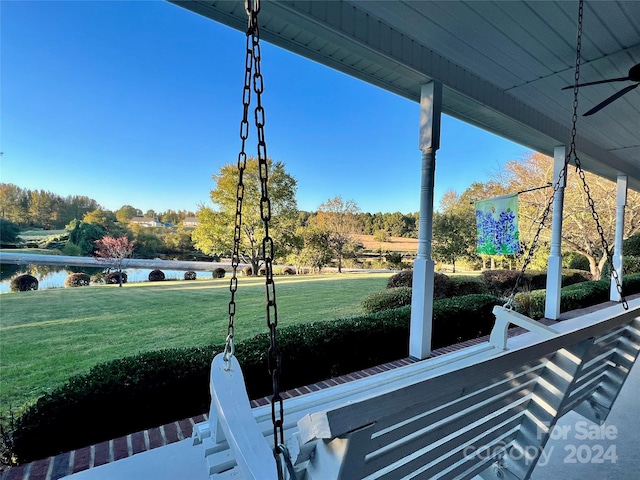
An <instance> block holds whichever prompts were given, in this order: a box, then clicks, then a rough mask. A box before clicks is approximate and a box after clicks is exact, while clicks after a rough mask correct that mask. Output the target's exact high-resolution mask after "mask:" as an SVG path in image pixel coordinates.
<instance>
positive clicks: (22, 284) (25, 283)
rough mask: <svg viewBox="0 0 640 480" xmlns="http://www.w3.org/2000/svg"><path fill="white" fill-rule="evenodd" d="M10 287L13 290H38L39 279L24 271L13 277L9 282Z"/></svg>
mask: <svg viewBox="0 0 640 480" xmlns="http://www.w3.org/2000/svg"><path fill="white" fill-rule="evenodd" d="M9 289H10V290H11V291H12V292H28V291H29V290H38V279H37V278H36V277H34V276H33V275H29V274H28V273H24V274H22V275H18V276H17V277H13V278H12V279H11V282H10V283H9Z"/></svg>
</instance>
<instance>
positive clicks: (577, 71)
mask: <svg viewBox="0 0 640 480" xmlns="http://www.w3.org/2000/svg"><path fill="white" fill-rule="evenodd" d="M583 4H584V0H580V2H579V7H578V38H577V42H576V69H575V83H574V85H573V118H572V128H571V147H570V149H569V154H568V155H567V158H566V160H565V167H564V168H565V170H566V168H567V165H568V164H569V160H570V159H571V155H572V154H573V160H574V163H575V165H576V172H578V176H579V177H580V180H581V181H582V188H583V190H584V193H586V195H587V203H588V204H589V208H590V209H591V216H592V217H593V220H594V221H595V222H596V228H597V230H598V235H599V236H600V242H601V244H602V249H603V250H604V253H605V255H606V256H607V261H608V262H609V265H611V276H612V277H613V280H614V281H615V284H616V290H617V291H618V294H619V295H620V301H621V303H622V307H623V308H624V309H625V310H628V309H629V304H628V303H627V299H626V298H625V297H624V295H623V294H622V282H621V281H620V276H619V275H618V271H617V270H616V268H615V266H614V265H613V255H612V253H611V249H610V248H609V242H607V239H606V238H605V235H604V229H603V228H602V225H600V217H599V216H598V212H596V207H595V202H594V201H593V198H592V197H591V190H590V189H589V185H588V184H587V179H586V178H585V173H584V170H583V169H582V165H581V163H580V158H579V157H578V151H577V150H576V134H577V130H576V123H577V121H578V82H579V79H580V51H581V48H582V16H583V12H584V5H583Z"/></svg>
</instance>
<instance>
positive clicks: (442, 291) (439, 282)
mask: <svg viewBox="0 0 640 480" xmlns="http://www.w3.org/2000/svg"><path fill="white" fill-rule="evenodd" d="M412 283H413V270H403V271H402V272H398V273H396V274H395V275H392V276H391V278H389V280H388V281H387V288H397V287H411V286H412ZM450 290H451V280H450V279H449V277H448V276H447V275H445V274H444V273H438V272H435V273H434V277H433V298H434V300H438V299H440V298H446V297H448V296H449V293H450Z"/></svg>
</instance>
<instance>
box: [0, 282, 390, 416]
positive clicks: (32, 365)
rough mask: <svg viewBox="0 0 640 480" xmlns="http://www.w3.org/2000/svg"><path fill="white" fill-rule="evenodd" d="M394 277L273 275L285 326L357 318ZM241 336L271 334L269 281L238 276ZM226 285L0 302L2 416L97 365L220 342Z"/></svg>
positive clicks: (18, 296) (2, 298)
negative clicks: (267, 308)
mask: <svg viewBox="0 0 640 480" xmlns="http://www.w3.org/2000/svg"><path fill="white" fill-rule="evenodd" d="M390 276H391V273H386V274H364V273H359V274H343V275H337V274H333V275H331V274H327V275H315V276H295V277H293V276H292V277H277V278H276V295H277V298H276V299H277V303H278V319H279V325H281V326H286V325H291V324H295V323H301V322H312V321H323V320H333V319H335V318H343V317H349V316H353V315H356V314H358V313H360V300H362V298H364V297H365V296H367V295H369V294H371V293H374V292H377V291H380V290H383V289H384V288H385V287H386V282H387V279H388V278H389V277H390ZM238 284H239V287H238V292H237V294H236V298H237V314H236V329H235V332H236V338H237V339H238V340H242V339H244V338H249V337H251V336H254V335H255V334H257V333H261V332H266V331H267V326H266V322H265V318H264V312H265V305H264V298H265V287H264V278H240V279H239V281H238ZM229 298H230V293H229V279H228V278H227V279H216V280H197V281H192V282H186V281H167V282H158V283H147V282H145V283H137V284H135V283H134V284H126V285H125V286H124V287H123V288H118V287H117V286H95V287H94V286H91V287H82V288H65V289H51V290H41V291H35V292H20V293H6V294H2V295H0V409H1V410H2V411H6V409H7V408H8V407H9V406H11V407H12V408H13V409H14V410H15V411H18V412H20V411H21V410H22V408H23V407H24V406H25V405H26V404H28V403H31V402H33V401H35V400H36V399H37V398H38V397H39V396H40V395H42V394H43V393H45V392H47V391H50V390H51V389H52V388H54V387H56V386H58V385H61V384H62V383H64V382H65V380H66V379H67V378H68V377H69V376H71V375H74V374H77V373H81V372H85V371H87V370H88V369H89V368H90V367H91V366H93V365H95V364H96V363H100V362H105V361H108V360H112V359H116V358H120V357H124V356H128V355H133V354H137V353H139V352H144V351H149V350H157V349H161V348H172V347H188V346H197V345H207V344H210V343H221V342H224V338H225V336H226V333H227V323H228V313H227V312H228V304H229Z"/></svg>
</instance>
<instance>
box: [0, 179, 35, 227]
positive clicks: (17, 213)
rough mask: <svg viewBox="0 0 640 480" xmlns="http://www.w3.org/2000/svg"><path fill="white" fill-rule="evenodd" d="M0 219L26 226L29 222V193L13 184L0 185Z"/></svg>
mask: <svg viewBox="0 0 640 480" xmlns="http://www.w3.org/2000/svg"><path fill="white" fill-rule="evenodd" d="M0 217H2V218H6V219H7V220H9V221H11V222H13V223H15V224H17V225H22V226H26V225H27V224H28V222H29V191H28V190H25V189H23V188H20V187H18V186H16V185H14V184H13V183H0Z"/></svg>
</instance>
